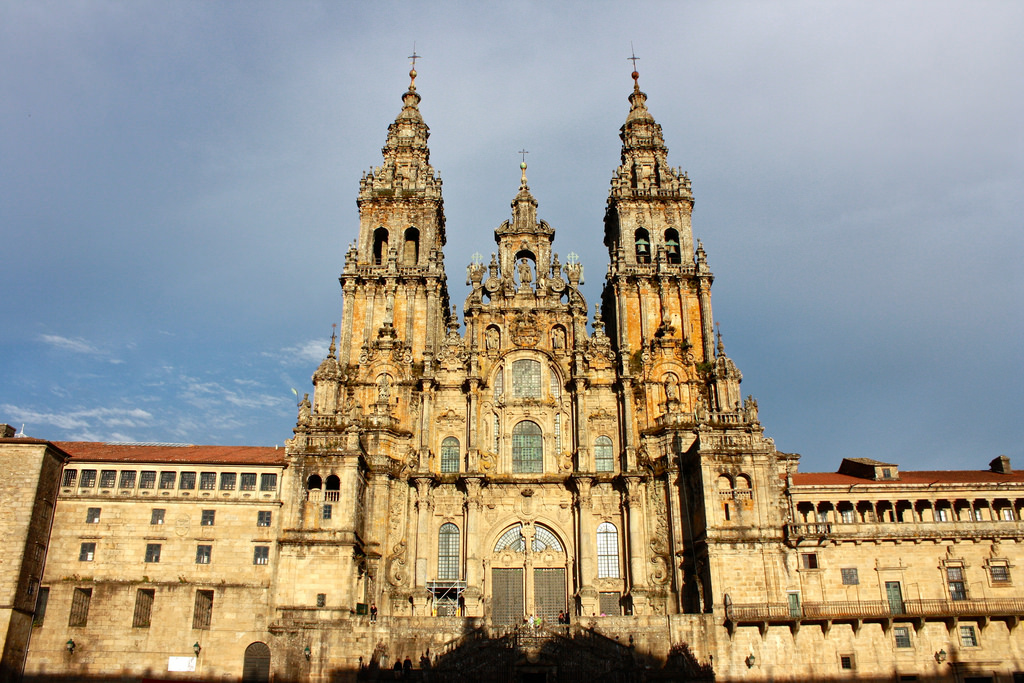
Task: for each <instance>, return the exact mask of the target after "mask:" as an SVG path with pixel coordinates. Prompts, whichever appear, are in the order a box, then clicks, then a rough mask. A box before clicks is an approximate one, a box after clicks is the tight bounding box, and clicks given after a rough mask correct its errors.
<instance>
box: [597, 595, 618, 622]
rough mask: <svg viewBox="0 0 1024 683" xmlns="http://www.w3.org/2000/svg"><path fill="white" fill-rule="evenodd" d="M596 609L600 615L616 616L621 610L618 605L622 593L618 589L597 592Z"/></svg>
mask: <svg viewBox="0 0 1024 683" xmlns="http://www.w3.org/2000/svg"><path fill="white" fill-rule="evenodd" d="M597 602H598V609H600V610H601V616H602V617H617V616H619V613H620V612H621V608H620V607H619V605H620V604H621V602H622V594H621V593H619V592H618V591H616V592H611V591H606V592H603V593H599V594H598V597H597Z"/></svg>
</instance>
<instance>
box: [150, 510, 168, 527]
mask: <svg viewBox="0 0 1024 683" xmlns="http://www.w3.org/2000/svg"><path fill="white" fill-rule="evenodd" d="M164 512H166V510H164V509H162V508H153V514H151V515H150V516H149V523H150V524H163V523H164Z"/></svg>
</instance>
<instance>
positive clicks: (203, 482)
mask: <svg viewBox="0 0 1024 683" xmlns="http://www.w3.org/2000/svg"><path fill="white" fill-rule="evenodd" d="M199 488H200V489H202V490H203V491H212V490H214V489H215V488H217V473H216V472H203V473H202V474H200V475H199Z"/></svg>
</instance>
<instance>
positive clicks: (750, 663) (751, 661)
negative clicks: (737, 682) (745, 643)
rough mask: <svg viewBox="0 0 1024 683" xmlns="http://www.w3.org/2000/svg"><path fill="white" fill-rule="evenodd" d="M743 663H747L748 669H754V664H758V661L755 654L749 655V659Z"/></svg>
mask: <svg viewBox="0 0 1024 683" xmlns="http://www.w3.org/2000/svg"><path fill="white" fill-rule="evenodd" d="M743 661H744V663H746V665H747V668H748V669H753V668H754V664H756V663H757V659H756V658H755V657H754V655H753V654H749V655H747V658H746V659H744V660H743Z"/></svg>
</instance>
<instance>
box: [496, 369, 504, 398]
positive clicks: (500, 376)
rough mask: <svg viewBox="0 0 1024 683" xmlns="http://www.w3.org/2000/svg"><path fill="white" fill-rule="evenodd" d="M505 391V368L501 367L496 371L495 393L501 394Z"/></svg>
mask: <svg viewBox="0 0 1024 683" xmlns="http://www.w3.org/2000/svg"><path fill="white" fill-rule="evenodd" d="M504 393H505V368H503V367H499V368H498V370H497V372H495V373H494V395H495V396H501V395H502V394H504Z"/></svg>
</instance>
